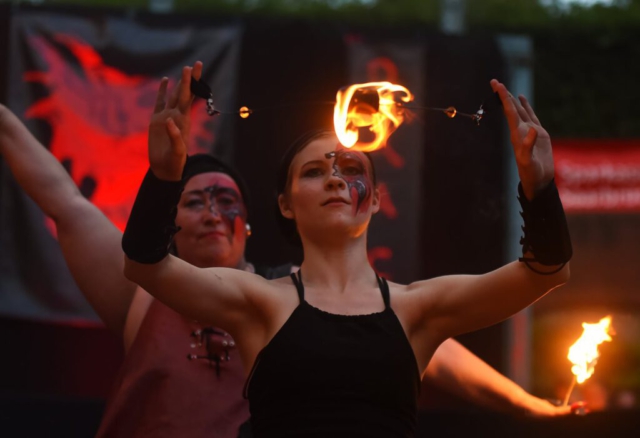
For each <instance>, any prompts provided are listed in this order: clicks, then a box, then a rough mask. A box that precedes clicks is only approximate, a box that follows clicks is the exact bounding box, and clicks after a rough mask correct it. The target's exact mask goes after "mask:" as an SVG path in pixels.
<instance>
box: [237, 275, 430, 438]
mask: <svg viewBox="0 0 640 438" xmlns="http://www.w3.org/2000/svg"><path fill="white" fill-rule="evenodd" d="M291 278H292V279H293V282H294V283H295V285H296V288H297V290H298V296H299V297H300V304H299V305H298V307H296V309H295V310H294V311H293V313H292V314H291V316H290V317H289V319H288V320H287V322H286V323H285V324H284V325H283V326H282V328H281V329H280V330H279V331H278V332H277V333H276V335H275V336H274V337H273V339H272V340H271V341H270V342H269V343H268V344H267V345H266V346H265V347H264V348H263V349H262V351H261V352H260V354H258V356H257V358H256V361H255V364H254V366H253V369H252V371H251V374H250V375H249V378H248V380H247V383H246V385H245V397H247V398H248V399H249V410H250V411H251V423H252V429H253V433H254V436H255V437H256V438H264V437H278V438H285V437H323V438H324V437H331V438H335V437H349V438H352V437H384V438H389V437H412V436H414V430H415V425H416V409H417V408H416V403H417V397H418V394H419V391H420V375H419V372H418V366H417V362H416V359H415V356H414V353H413V349H412V348H411V345H410V344H409V341H408V339H407V337H406V335H405V333H404V330H403V328H402V325H401V324H400V321H399V320H398V318H397V317H396V314H395V313H394V312H393V310H392V309H391V306H390V302H389V286H388V285H387V282H386V281H385V280H384V279H381V278H379V277H378V285H379V286H380V291H381V293H382V298H383V300H384V305H385V308H384V310H383V311H382V312H378V313H372V314H368V315H337V314H332V313H328V312H325V311H323V310H320V309H318V308H316V307H313V306H311V305H310V304H309V303H307V302H306V301H305V299H304V286H303V284H302V277H301V274H300V273H299V274H298V277H296V275H295V274H291Z"/></svg>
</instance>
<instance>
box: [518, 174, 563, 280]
mask: <svg viewBox="0 0 640 438" xmlns="http://www.w3.org/2000/svg"><path fill="white" fill-rule="evenodd" d="M518 201H519V202H520V205H521V206H522V213H520V215H521V216H522V218H523V219H524V226H523V227H522V231H523V232H524V236H523V237H522V238H521V239H520V244H521V245H522V254H523V257H521V258H520V259H519V260H520V261H521V262H524V263H525V264H526V265H527V267H529V269H531V270H532V271H534V272H536V273H538V274H549V275H550V274H555V273H556V272H558V271H560V270H561V269H562V267H564V265H565V264H567V262H568V261H569V260H570V259H571V256H572V255H573V249H572V247H571V237H570V236H569V226H568V225H567V218H566V217H565V214H564V209H563V208H562V202H561V201H560V195H559V194H558V188H557V187H556V184H555V182H554V180H551V182H550V183H549V185H548V186H547V187H545V188H544V189H543V190H542V191H541V192H540V193H539V194H538V195H537V196H536V197H535V198H534V199H533V201H529V200H528V199H527V198H526V196H525V195H524V192H523V191H522V184H518ZM528 252H529V253H531V254H533V257H524V255H525V254H526V253H528ZM529 262H537V263H540V264H541V265H546V266H557V265H561V266H560V268H558V269H557V270H555V271H553V272H541V271H538V270H536V269H534V268H532V267H531V265H529Z"/></svg>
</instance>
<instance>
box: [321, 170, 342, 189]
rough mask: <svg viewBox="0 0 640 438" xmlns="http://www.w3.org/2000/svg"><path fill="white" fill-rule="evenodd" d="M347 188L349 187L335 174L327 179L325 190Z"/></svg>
mask: <svg viewBox="0 0 640 438" xmlns="http://www.w3.org/2000/svg"><path fill="white" fill-rule="evenodd" d="M346 186H347V185H346V183H345V182H344V180H343V179H342V178H340V177H338V176H336V175H333V174H332V175H330V176H329V178H327V181H326V183H325V189H327V190H340V189H344V188H345V187H346Z"/></svg>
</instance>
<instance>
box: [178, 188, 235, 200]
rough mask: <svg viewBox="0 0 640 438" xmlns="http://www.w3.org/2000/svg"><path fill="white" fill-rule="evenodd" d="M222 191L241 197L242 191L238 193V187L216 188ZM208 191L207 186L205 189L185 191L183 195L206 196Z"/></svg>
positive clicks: (219, 191) (217, 191) (218, 191)
mask: <svg viewBox="0 0 640 438" xmlns="http://www.w3.org/2000/svg"><path fill="white" fill-rule="evenodd" d="M221 192H222V193H224V194H230V195H234V196H235V197H237V198H238V199H240V193H238V191H237V190H236V189H233V188H231V187H219V188H218V189H217V190H216V193H221ZM206 193H207V192H206V188H205V190H203V189H194V190H189V191H188V192H184V193H183V194H182V195H183V196H188V195H199V196H204V195H205V194H206Z"/></svg>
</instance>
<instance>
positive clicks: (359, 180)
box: [325, 150, 373, 216]
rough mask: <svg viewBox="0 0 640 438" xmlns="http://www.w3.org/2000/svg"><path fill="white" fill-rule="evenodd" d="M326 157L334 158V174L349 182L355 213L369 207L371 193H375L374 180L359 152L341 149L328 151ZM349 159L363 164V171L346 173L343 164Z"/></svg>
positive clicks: (360, 164)
mask: <svg viewBox="0 0 640 438" xmlns="http://www.w3.org/2000/svg"><path fill="white" fill-rule="evenodd" d="M325 158H327V159H331V158H333V164H332V165H331V167H332V168H333V175H334V176H337V177H338V178H340V179H341V180H343V181H344V182H345V183H346V184H347V188H348V190H349V196H350V197H351V205H352V206H353V210H352V211H353V215H354V216H355V215H357V214H358V213H361V212H363V211H366V210H367V209H368V208H369V205H370V203H371V194H372V193H373V182H372V181H371V178H370V177H369V170H368V168H367V165H366V163H365V162H364V161H363V159H362V157H361V156H360V155H359V154H354V153H352V152H348V151H344V150H339V151H333V152H328V153H326V154H325ZM347 160H353V161H355V162H357V163H358V164H359V166H361V169H363V172H362V173H359V174H356V175H344V173H343V172H342V170H341V169H342V168H343V166H346V164H347V163H346V162H347Z"/></svg>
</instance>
